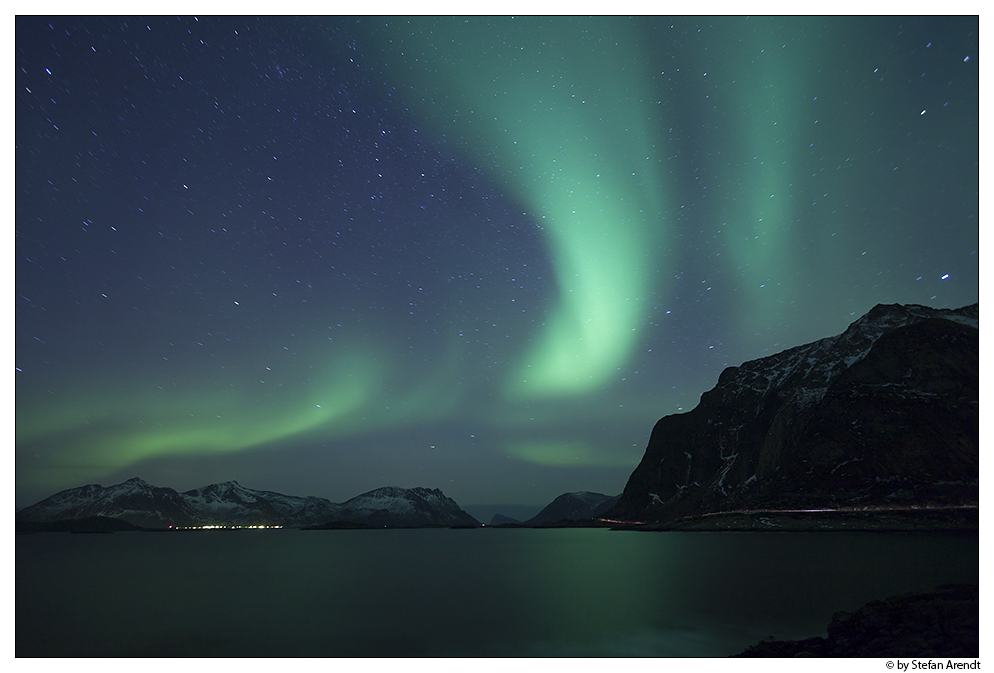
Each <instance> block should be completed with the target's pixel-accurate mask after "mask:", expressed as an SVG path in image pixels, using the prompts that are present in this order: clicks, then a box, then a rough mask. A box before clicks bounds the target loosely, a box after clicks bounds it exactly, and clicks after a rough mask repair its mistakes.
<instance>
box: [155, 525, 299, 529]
mask: <svg viewBox="0 0 994 673" xmlns="http://www.w3.org/2000/svg"><path fill="white" fill-rule="evenodd" d="M282 527H283V526H262V525H260V526H170V527H169V530H217V529H222V528H224V529H227V528H231V529H234V528H282Z"/></svg>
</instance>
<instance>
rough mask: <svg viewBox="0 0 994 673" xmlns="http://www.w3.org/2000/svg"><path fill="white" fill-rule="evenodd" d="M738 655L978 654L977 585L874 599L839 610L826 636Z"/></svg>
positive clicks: (756, 648)
mask: <svg viewBox="0 0 994 673" xmlns="http://www.w3.org/2000/svg"><path fill="white" fill-rule="evenodd" d="M734 656H737V657H901V658H912V657H917V658H929V657H932V658H938V657H941V658H946V657H950V658H963V657H979V656H980V594H979V587H978V586H977V585H975V584H957V585H947V586H942V587H939V588H938V589H936V590H935V591H932V592H928V593H909V594H904V595H901V596H894V597H892V598H886V599H884V600H880V601H872V602H870V603H867V604H866V605H865V606H863V607H862V608H860V609H859V610H857V611H856V612H853V613H848V612H838V613H836V614H835V615H834V616H833V617H832V622H831V623H830V624H829V625H828V637H827V638H821V637H818V638H807V639H805V640H790V641H784V640H770V641H764V642H761V643H758V644H756V645H753V646H752V647H750V648H748V649H747V650H746V651H745V652H742V653H741V654H737V655H734Z"/></svg>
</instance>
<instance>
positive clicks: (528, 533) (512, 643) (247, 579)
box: [15, 529, 979, 657]
mask: <svg viewBox="0 0 994 673" xmlns="http://www.w3.org/2000/svg"><path fill="white" fill-rule="evenodd" d="M978 578H979V543H978V538H977V536H975V535H974V536H952V535H949V536H945V535H934V534H933V535H925V534H885V533H638V532H620V531H608V530H603V529H549V530H533V529H474V530H449V529H422V530H338V531H297V530H238V531H202V532H185V533H114V534H109V535H71V534H56V533H50V534H35V535H19V536H17V541H16V625H15V629H16V636H15V638H16V655H17V656H26V657H32V656H359V657H363V656H384V657H389V656H412V657H420V656H437V657H442V656H526V657H527V656H726V655H729V654H733V653H736V652H740V651H742V650H743V649H745V648H746V647H747V646H748V645H751V644H753V643H755V642H757V641H759V640H761V639H763V638H767V637H769V636H774V637H776V638H779V639H798V638H805V637H811V636H816V635H825V626H826V625H827V623H828V622H829V620H830V619H831V617H832V615H833V613H834V612H835V611H837V610H855V609H856V608H858V607H860V606H861V605H863V604H864V603H866V602H868V601H870V600H874V599H879V598H885V597H887V596H891V595H895V594H899V593H904V592H908V591H914V590H920V591H924V590H929V589H932V588H934V587H936V586H938V585H940V584H944V583H959V582H972V583H978V582H979V579H978Z"/></svg>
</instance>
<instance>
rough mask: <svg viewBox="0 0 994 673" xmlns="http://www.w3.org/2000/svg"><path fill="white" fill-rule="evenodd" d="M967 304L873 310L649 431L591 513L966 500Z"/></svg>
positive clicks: (972, 335)
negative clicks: (617, 494) (614, 499)
mask: <svg viewBox="0 0 994 673" xmlns="http://www.w3.org/2000/svg"><path fill="white" fill-rule="evenodd" d="M978 327H979V305H977V304H974V305H972V306H967V307H964V308H961V309H955V310H952V309H933V308H929V307H926V306H916V305H910V306H902V305H900V304H894V305H878V306H876V307H874V308H873V309H872V310H871V311H870V312H869V313H867V314H866V315H864V316H863V317H861V318H860V319H858V320H857V321H856V322H854V323H853V324H852V325H850V326H849V328H848V329H847V330H846V331H845V332H844V333H842V334H840V335H838V336H834V337H829V338H826V339H821V340H819V341H816V342H814V343H810V344H805V345H803V346H798V347H796V348H791V349H788V350H785V351H783V352H781V353H778V354H776V355H772V356H770V357H765V358H762V359H759V360H753V361H750V362H746V363H744V364H742V365H741V366H739V367H729V368H728V369H726V370H725V371H723V372H722V373H721V376H720V377H719V378H718V383H717V385H716V386H715V387H714V388H713V389H712V390H710V391H708V392H706V393H704V394H703V395H702V396H701V402H700V404H698V406H697V407H695V408H694V409H693V410H692V411H690V412H688V413H683V414H674V415H671V416H666V417H665V418H662V419H660V420H659V422H658V423H656V426H655V427H654V428H653V430H652V434H651V436H650V438H649V444H648V447H647V448H646V452H645V455H644V456H643V458H642V461H641V463H640V464H639V465H638V467H637V468H636V469H635V471H634V472H633V473H632V475H631V477H630V478H629V481H628V484H627V486H626V487H625V491H624V493H623V494H622V497H621V500H620V501H619V502H618V504H617V505H616V506H615V507H613V508H612V509H611V510H610V511H609V512H607V513H606V514H605V517H608V518H613V519H619V520H628V521H656V522H665V521H670V520H673V519H676V518H679V517H683V516H696V515H700V514H706V513H713V512H722V511H730V510H735V509H747V508H749V509H778V508H800V509H807V508H840V507H843V508H844V507H878V506H916V505H920V504H926V503H932V504H962V503H970V502H972V503H976V502H977V497H978V495H977V494H978V489H979V487H978V479H979V471H978V463H979V437H978V433H979V407H978V389H979V367H978V353H979V330H978Z"/></svg>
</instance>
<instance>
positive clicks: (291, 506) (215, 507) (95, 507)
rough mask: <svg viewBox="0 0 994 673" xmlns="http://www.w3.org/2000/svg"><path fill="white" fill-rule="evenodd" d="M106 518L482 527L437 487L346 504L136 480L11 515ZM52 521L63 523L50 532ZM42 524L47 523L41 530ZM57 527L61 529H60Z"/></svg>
mask: <svg viewBox="0 0 994 673" xmlns="http://www.w3.org/2000/svg"><path fill="white" fill-rule="evenodd" d="M107 519H114V520H119V521H124V522H127V523H128V524H131V525H133V526H139V527H143V528H168V527H170V526H173V527H177V528H181V527H189V526H210V525H218V526H286V527H296V528H303V527H309V526H310V527H315V526H322V525H326V524H332V525H331V526H330V527H336V526H335V524H338V527H341V524H343V523H348V524H351V525H352V527H384V526H389V527H400V528H416V527H421V526H479V525H480V523H479V522H478V521H477V520H476V519H474V518H473V517H471V516H470V515H469V514H467V513H466V512H464V511H463V510H462V509H460V508H459V505H457V504H456V502H455V501H454V500H452V499H451V498H447V497H446V496H445V494H443V493H442V492H441V491H439V490H437V489H427V488H409V489H405V488H396V487H386V488H378V489H376V490H373V491H370V492H368V493H363V494H362V495H359V496H356V497H355V498H352V499H351V500H348V501H346V502H344V503H340V504H339V503H334V502H331V501H330V500H327V499H325V498H317V497H314V496H308V497H299V496H291V495H283V494H282V493H274V492H272V491H256V490H254V489H250V488H245V487H244V486H241V485H240V484H238V482H235V481H227V482H224V483H222V484H211V485H210V486H204V487H201V488H198V489H194V490H192V491H186V492H185V493H179V492H177V491H175V490H173V489H171V488H164V487H161V486H153V485H151V484H149V483H148V482H146V481H143V480H142V479H139V478H137V477H136V478H134V479H129V480H127V481H125V482H123V483H120V484H117V485H115V486H108V487H103V486H98V485H93V484H91V485H88V486H80V487H79V488H72V489H69V490H66V491H62V492H60V493H56V494H55V495H53V496H51V497H49V498H46V499H45V500H42V501H41V502H39V503H37V504H35V505H32V506H30V507H26V508H24V509H22V510H21V511H19V512H18V513H17V521H18V525H19V528H20V529H21V530H52V529H59V530H61V529H72V528H73V526H72V525H71V524H68V523H65V522H72V521H76V522H78V525H77V526H76V528H80V527H83V528H90V527H92V525H93V524H92V523H91V520H92V521H97V522H100V521H103V523H101V524H100V525H101V526H102V527H103V528H107V527H108V526H107V523H106V520H107ZM55 522H62V523H60V524H58V526H55V527H54V528H53V525H54V524H55ZM45 524H47V526H46V525H45ZM59 526H61V528H60V527H59Z"/></svg>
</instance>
